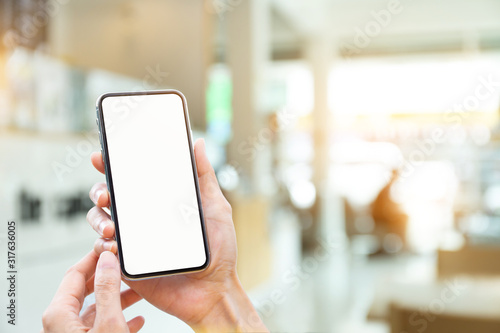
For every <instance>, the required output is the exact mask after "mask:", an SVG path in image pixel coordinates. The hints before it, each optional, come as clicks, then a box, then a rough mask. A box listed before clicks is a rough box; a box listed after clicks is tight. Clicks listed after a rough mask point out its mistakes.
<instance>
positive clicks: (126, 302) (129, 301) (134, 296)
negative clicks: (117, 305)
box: [121, 289, 142, 310]
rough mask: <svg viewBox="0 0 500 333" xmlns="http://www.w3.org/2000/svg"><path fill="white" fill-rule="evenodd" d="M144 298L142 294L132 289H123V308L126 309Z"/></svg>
mask: <svg viewBox="0 0 500 333" xmlns="http://www.w3.org/2000/svg"><path fill="white" fill-rule="evenodd" d="M141 299H142V296H141V295H139V294H138V293H136V292H135V291H134V290H132V289H127V290H124V291H122V293H121V305H122V309H123V310H124V309H126V308H128V307H129V306H131V305H133V304H135V303H137V302H139V301H140V300H141Z"/></svg>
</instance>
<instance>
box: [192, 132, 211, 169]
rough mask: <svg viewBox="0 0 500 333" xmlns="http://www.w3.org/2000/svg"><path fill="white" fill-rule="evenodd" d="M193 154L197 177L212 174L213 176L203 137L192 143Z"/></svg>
mask: <svg viewBox="0 0 500 333" xmlns="http://www.w3.org/2000/svg"><path fill="white" fill-rule="evenodd" d="M194 156H195V159H196V171H197V172H198V178H201V177H204V176H205V175H210V176H212V175H213V177H215V172H214V169H213V168H212V165H211V164H210V161H209V160H208V157H207V153H206V148H205V140H204V139H198V140H196V142H195V143H194Z"/></svg>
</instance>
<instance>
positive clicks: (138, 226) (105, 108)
mask: <svg viewBox="0 0 500 333" xmlns="http://www.w3.org/2000/svg"><path fill="white" fill-rule="evenodd" d="M96 111H97V125H98V128H99V135H100V140H101V151H102V156H103V161H104V165H105V171H106V182H107V185H108V190H109V193H110V197H111V204H110V213H111V218H112V219H113V221H114V223H115V230H116V233H115V238H116V241H117V243H118V255H119V259H120V265H121V270H122V274H123V276H124V277H125V278H127V279H144V278H154V277H158V276H165V275H171V274H180V273H188V272H195V271H201V270H203V269H205V268H206V267H208V265H209V262H210V253H209V247H208V239H207V233H206V230H205V221H204V219H203V210H202V206H201V197H200V190H199V185H198V176H197V171H196V161H195V158H194V152H193V143H192V138H191V136H192V133H191V129H190V125H189V116H188V109H187V103H186V98H185V97H184V95H183V94H182V93H181V92H179V91H176V90H161V91H141V92H120V93H107V94H104V95H102V96H100V97H99V98H98V100H97V106H96Z"/></svg>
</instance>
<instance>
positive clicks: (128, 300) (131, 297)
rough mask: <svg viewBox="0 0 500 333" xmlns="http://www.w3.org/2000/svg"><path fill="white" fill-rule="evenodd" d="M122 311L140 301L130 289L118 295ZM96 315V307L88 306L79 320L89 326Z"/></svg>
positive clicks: (93, 305)
mask: <svg viewBox="0 0 500 333" xmlns="http://www.w3.org/2000/svg"><path fill="white" fill-rule="evenodd" d="M120 299H121V305H122V309H126V308H128V307H129V306H131V305H133V304H134V303H136V302H138V301H140V300H141V299H142V297H141V296H139V295H138V294H137V293H136V292H135V291H133V290H132V289H127V290H124V291H122V292H121V294H120ZM95 315H96V305H95V304H91V305H89V306H88V307H87V308H86V309H85V311H84V312H83V313H82V315H81V319H82V321H83V323H84V325H87V326H91V325H92V324H93V323H94V321H95Z"/></svg>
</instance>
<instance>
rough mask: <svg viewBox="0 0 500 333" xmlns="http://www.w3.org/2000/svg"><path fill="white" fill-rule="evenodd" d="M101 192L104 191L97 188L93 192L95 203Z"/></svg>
mask: <svg viewBox="0 0 500 333" xmlns="http://www.w3.org/2000/svg"><path fill="white" fill-rule="evenodd" d="M103 193H104V191H103V190H97V191H96V192H95V197H94V201H95V202H96V203H97V202H99V198H100V197H101V194H103Z"/></svg>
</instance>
